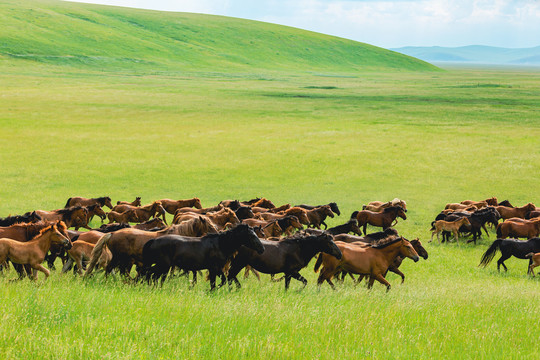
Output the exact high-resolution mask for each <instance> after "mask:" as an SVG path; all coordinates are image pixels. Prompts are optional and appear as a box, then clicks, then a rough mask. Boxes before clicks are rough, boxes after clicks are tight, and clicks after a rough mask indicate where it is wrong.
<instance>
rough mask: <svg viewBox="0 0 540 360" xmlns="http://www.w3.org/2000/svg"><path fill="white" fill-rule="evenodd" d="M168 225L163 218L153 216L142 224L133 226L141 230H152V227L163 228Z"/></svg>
mask: <svg viewBox="0 0 540 360" xmlns="http://www.w3.org/2000/svg"><path fill="white" fill-rule="evenodd" d="M166 226H167V224H165V222H164V221H163V220H162V219H160V218H153V219H150V220H147V221H145V222H142V223H140V224H136V225H133V228H134V229H139V230H152V229H163V228H164V227H166Z"/></svg>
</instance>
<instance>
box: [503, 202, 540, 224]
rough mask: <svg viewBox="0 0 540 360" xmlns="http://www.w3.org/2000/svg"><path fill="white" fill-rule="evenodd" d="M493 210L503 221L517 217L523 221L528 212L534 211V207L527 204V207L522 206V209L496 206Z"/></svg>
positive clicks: (531, 204)
mask: <svg viewBox="0 0 540 360" xmlns="http://www.w3.org/2000/svg"><path fill="white" fill-rule="evenodd" d="M495 209H497V211H498V212H499V214H501V218H503V219H504V220H506V219H510V218H513V217H518V218H522V219H525V215H526V214H527V213H528V212H531V211H534V210H535V209H536V206H535V205H534V204H533V203H528V204H527V205H523V206H522V207H514V208H511V207H507V206H496V207H495Z"/></svg>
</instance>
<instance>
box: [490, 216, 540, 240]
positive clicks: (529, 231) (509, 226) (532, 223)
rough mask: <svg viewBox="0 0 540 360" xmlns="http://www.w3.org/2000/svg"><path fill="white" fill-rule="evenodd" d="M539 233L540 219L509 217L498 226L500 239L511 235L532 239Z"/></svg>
mask: <svg viewBox="0 0 540 360" xmlns="http://www.w3.org/2000/svg"><path fill="white" fill-rule="evenodd" d="M538 235H540V219H536V220H522V219H519V218H518V221H511V220H510V219H509V220H506V221H505V222H503V223H500V224H499V225H498V226H497V238H499V239H506V238H507V237H509V236H510V237H513V238H526V239H530V238H533V237H537V236H538Z"/></svg>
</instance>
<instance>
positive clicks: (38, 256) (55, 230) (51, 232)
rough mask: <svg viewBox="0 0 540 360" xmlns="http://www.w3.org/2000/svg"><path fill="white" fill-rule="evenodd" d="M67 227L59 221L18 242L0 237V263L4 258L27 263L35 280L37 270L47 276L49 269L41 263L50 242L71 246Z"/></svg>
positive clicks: (68, 247)
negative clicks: (26, 239) (32, 236)
mask: <svg viewBox="0 0 540 360" xmlns="http://www.w3.org/2000/svg"><path fill="white" fill-rule="evenodd" d="M66 230H67V228H66V226H65V224H64V223H63V222H61V221H59V222H56V223H54V224H51V225H49V226H47V227H45V228H43V229H42V230H41V231H40V232H39V234H37V235H36V236H35V237H34V238H32V239H31V240H30V241H27V242H20V241H18V240H14V239H10V238H5V237H3V238H0V264H2V263H4V262H5V261H6V260H8V259H9V260H10V261H11V262H13V263H16V264H21V265H29V266H30V267H31V268H33V269H34V272H33V279H34V280H37V271H38V270H39V271H41V272H43V273H44V274H45V278H48V277H49V274H50V271H49V270H47V269H46V268H44V267H43V265H41V263H42V262H43V260H45V255H47V253H48V252H49V249H50V247H51V244H59V245H62V246H63V247H64V248H66V249H70V248H71V241H70V240H69V237H68V235H67V232H66Z"/></svg>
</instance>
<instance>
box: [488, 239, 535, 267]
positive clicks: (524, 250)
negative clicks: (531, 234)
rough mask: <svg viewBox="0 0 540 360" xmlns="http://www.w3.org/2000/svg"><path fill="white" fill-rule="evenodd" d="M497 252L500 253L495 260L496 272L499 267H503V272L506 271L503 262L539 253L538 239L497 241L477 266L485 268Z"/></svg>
mask: <svg viewBox="0 0 540 360" xmlns="http://www.w3.org/2000/svg"><path fill="white" fill-rule="evenodd" d="M497 250H500V251H501V257H500V259H499V260H497V271H500V268H501V265H502V266H503V267H504V271H508V268H507V267H506V265H505V264H504V262H505V261H506V260H507V259H509V258H510V257H512V256H515V257H517V258H518V259H526V258H527V254H529V253H531V252H532V253H537V252H540V238H537V237H535V238H532V239H529V240H527V241H519V240H516V239H497V240H495V241H494V242H493V243H492V244H491V246H490V247H489V248H488V249H487V250H486V252H485V253H484V255H482V259H481V260H480V264H479V265H478V266H482V267H486V266H487V265H488V264H489V263H490V262H491V260H493V258H494V257H495V254H496V253H497Z"/></svg>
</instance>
